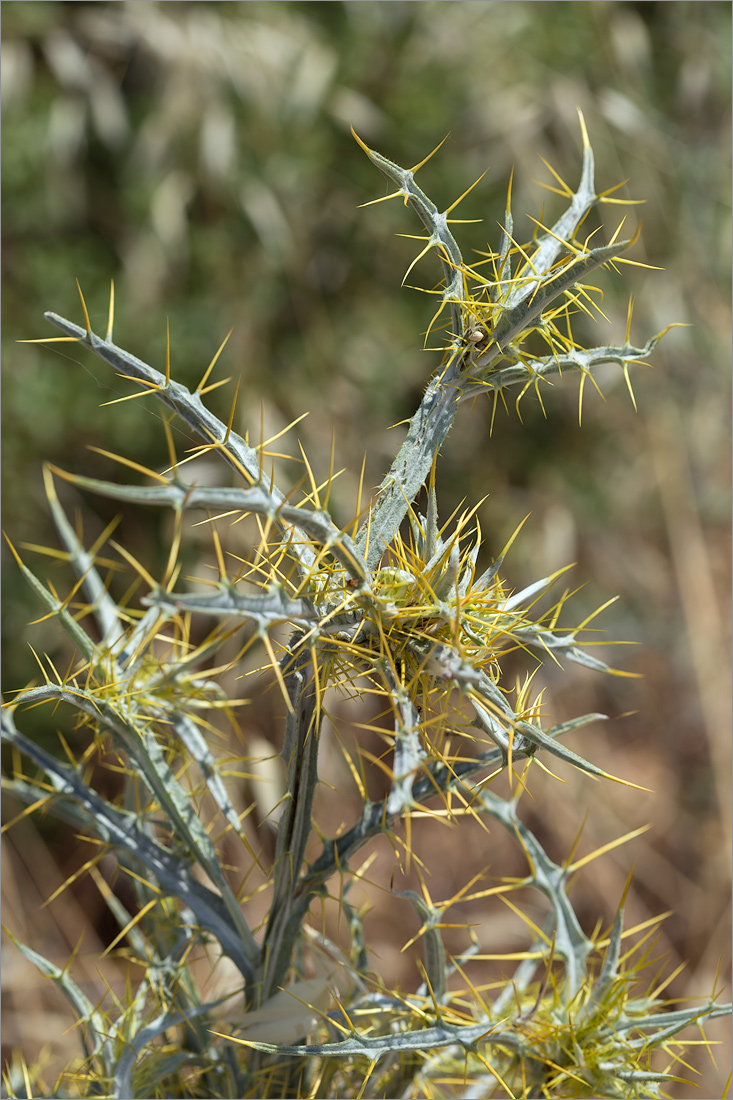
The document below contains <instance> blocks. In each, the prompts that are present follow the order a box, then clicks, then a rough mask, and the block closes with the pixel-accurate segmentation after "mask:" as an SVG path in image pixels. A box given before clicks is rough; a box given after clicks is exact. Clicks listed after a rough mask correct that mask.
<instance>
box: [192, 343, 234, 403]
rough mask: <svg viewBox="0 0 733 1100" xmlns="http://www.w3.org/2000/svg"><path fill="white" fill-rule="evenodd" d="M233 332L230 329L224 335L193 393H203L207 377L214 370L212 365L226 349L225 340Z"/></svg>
mask: <svg viewBox="0 0 733 1100" xmlns="http://www.w3.org/2000/svg"><path fill="white" fill-rule="evenodd" d="M233 332H234V329H233V328H230V329H229V332H228V333H227V334H226V336H225V337H224V339H223V340H222V342H221V345H220V347H219V350H218V351H217V353H216V355H215V356H214V358H213V359H212V360H211V362H210V363H209V365H208V367H207V368H206V370H205V371H204V376H203V378H202V379H201V381H200V382H199V384H198V386H197V387H196V391H195V392H196V393H201V392H202V391H203V388H204V386H205V385H206V380H207V378H208V377H209V375H210V374H211V372H212V370H213V369H214V364H215V363H216V361H217V359H218V358H219V356H220V355H221V353H222V352H223V351H224V348H225V347H226V343H227V340H228V339H229V337H230V336H231V334H232V333H233Z"/></svg>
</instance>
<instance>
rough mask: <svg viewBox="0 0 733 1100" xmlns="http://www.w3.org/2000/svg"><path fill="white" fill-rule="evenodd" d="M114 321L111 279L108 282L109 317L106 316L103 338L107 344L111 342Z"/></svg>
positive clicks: (113, 289)
mask: <svg viewBox="0 0 733 1100" xmlns="http://www.w3.org/2000/svg"><path fill="white" fill-rule="evenodd" d="M114 321H115V281H114V279H112V280H111V282H110V284H109V317H108V318H107V333H106V335H105V337H104V338H105V340H106V341H107V343H108V344H111V343H112V328H113V326H114Z"/></svg>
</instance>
